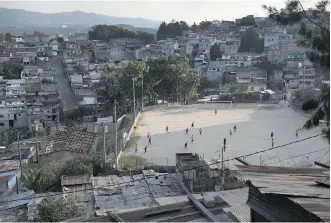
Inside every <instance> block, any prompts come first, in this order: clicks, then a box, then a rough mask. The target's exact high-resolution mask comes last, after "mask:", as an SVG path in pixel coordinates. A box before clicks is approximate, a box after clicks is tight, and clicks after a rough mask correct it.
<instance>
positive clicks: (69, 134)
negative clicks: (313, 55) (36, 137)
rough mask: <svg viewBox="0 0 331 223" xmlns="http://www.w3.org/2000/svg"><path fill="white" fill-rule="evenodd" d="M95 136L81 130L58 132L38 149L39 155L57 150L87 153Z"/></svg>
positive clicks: (93, 144)
mask: <svg viewBox="0 0 331 223" xmlns="http://www.w3.org/2000/svg"><path fill="white" fill-rule="evenodd" d="M96 139H97V136H96V134H94V133H88V132H81V131H64V132H59V133H57V134H56V135H55V136H52V137H51V140H50V142H49V143H48V144H47V146H46V147H45V148H44V149H43V150H41V151H40V155H43V154H49V153H53V152H59V151H69V152H77V153H83V154H87V153H89V152H90V151H91V150H92V148H93V147H94V146H95V143H96Z"/></svg>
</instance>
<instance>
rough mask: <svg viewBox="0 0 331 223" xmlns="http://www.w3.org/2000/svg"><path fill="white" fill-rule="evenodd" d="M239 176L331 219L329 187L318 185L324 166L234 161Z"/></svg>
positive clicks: (322, 177) (324, 176)
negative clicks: (280, 165) (265, 164)
mask: <svg viewBox="0 0 331 223" xmlns="http://www.w3.org/2000/svg"><path fill="white" fill-rule="evenodd" d="M237 167H238V169H239V170H238V173H239V175H240V176H239V177H241V178H242V179H244V180H250V181H251V182H252V184H253V185H254V186H256V187H257V188H259V190H260V191H261V192H262V193H268V194H269V193H270V194H282V195H285V196H288V198H289V199H291V200H292V201H294V202H296V203H298V204H299V205H301V206H302V207H303V208H305V209H306V210H308V211H310V212H312V213H314V214H316V215H317V216H318V217H320V218H321V219H323V220H324V221H329V219H330V188H329V187H323V186H318V185H317V184H316V181H320V182H323V181H325V180H326V178H327V177H326V175H325V173H323V172H325V170H326V169H325V168H292V167H274V166H273V167H270V166H243V165H237Z"/></svg>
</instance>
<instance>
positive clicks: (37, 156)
mask: <svg viewBox="0 0 331 223" xmlns="http://www.w3.org/2000/svg"><path fill="white" fill-rule="evenodd" d="M37 138H38V124H36V162H37V163H39V152H38V139H37Z"/></svg>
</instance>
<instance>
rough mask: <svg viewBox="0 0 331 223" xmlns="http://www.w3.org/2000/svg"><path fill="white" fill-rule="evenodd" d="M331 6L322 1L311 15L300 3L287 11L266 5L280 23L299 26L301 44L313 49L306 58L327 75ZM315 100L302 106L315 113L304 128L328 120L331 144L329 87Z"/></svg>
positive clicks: (289, 4)
mask: <svg viewBox="0 0 331 223" xmlns="http://www.w3.org/2000/svg"><path fill="white" fill-rule="evenodd" d="M328 5H329V1H320V2H318V3H317V4H316V7H315V8H314V9H311V10H309V13H308V12H306V11H305V10H304V9H303V7H302V5H301V2H300V1H298V0H290V1H288V2H287V3H286V6H285V9H283V10H281V11H279V10H277V9H276V8H275V7H270V6H266V5H264V6H263V7H264V8H265V9H266V10H267V11H268V13H269V18H270V19H272V20H274V21H276V22H279V23H280V24H283V25H293V24H300V30H299V34H300V35H301V36H302V40H301V41H300V42H299V43H298V44H299V45H300V46H305V47H308V48H310V50H309V51H308V52H307V57H308V58H309V59H310V60H311V61H312V62H313V63H314V64H315V65H316V66H320V67H321V68H323V69H324V70H326V71H327V72H329V71H330V30H329V28H328V27H326V26H325V24H327V23H330V20H329V14H330V12H329V11H327V6H328ZM315 100H316V101H318V103H312V102H309V101H307V102H306V103H307V104H305V105H304V106H303V108H305V109H306V110H313V109H315V110H316V111H315V113H314V114H313V115H312V117H311V118H310V119H308V120H307V121H306V123H305V124H304V126H303V128H305V129H310V128H313V127H315V126H318V125H319V124H320V121H319V120H323V119H326V120H327V127H326V128H324V129H323V133H324V134H325V137H326V138H327V139H328V141H329V142H330V86H327V87H324V88H323V89H322V93H321V95H320V97H319V98H318V99H315ZM308 105H309V106H308Z"/></svg>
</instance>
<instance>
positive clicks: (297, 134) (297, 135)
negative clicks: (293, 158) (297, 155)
mask: <svg viewBox="0 0 331 223" xmlns="http://www.w3.org/2000/svg"><path fill="white" fill-rule="evenodd" d="M295 135H296V137H297V138H298V137H299V132H298V130H296V131H295Z"/></svg>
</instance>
